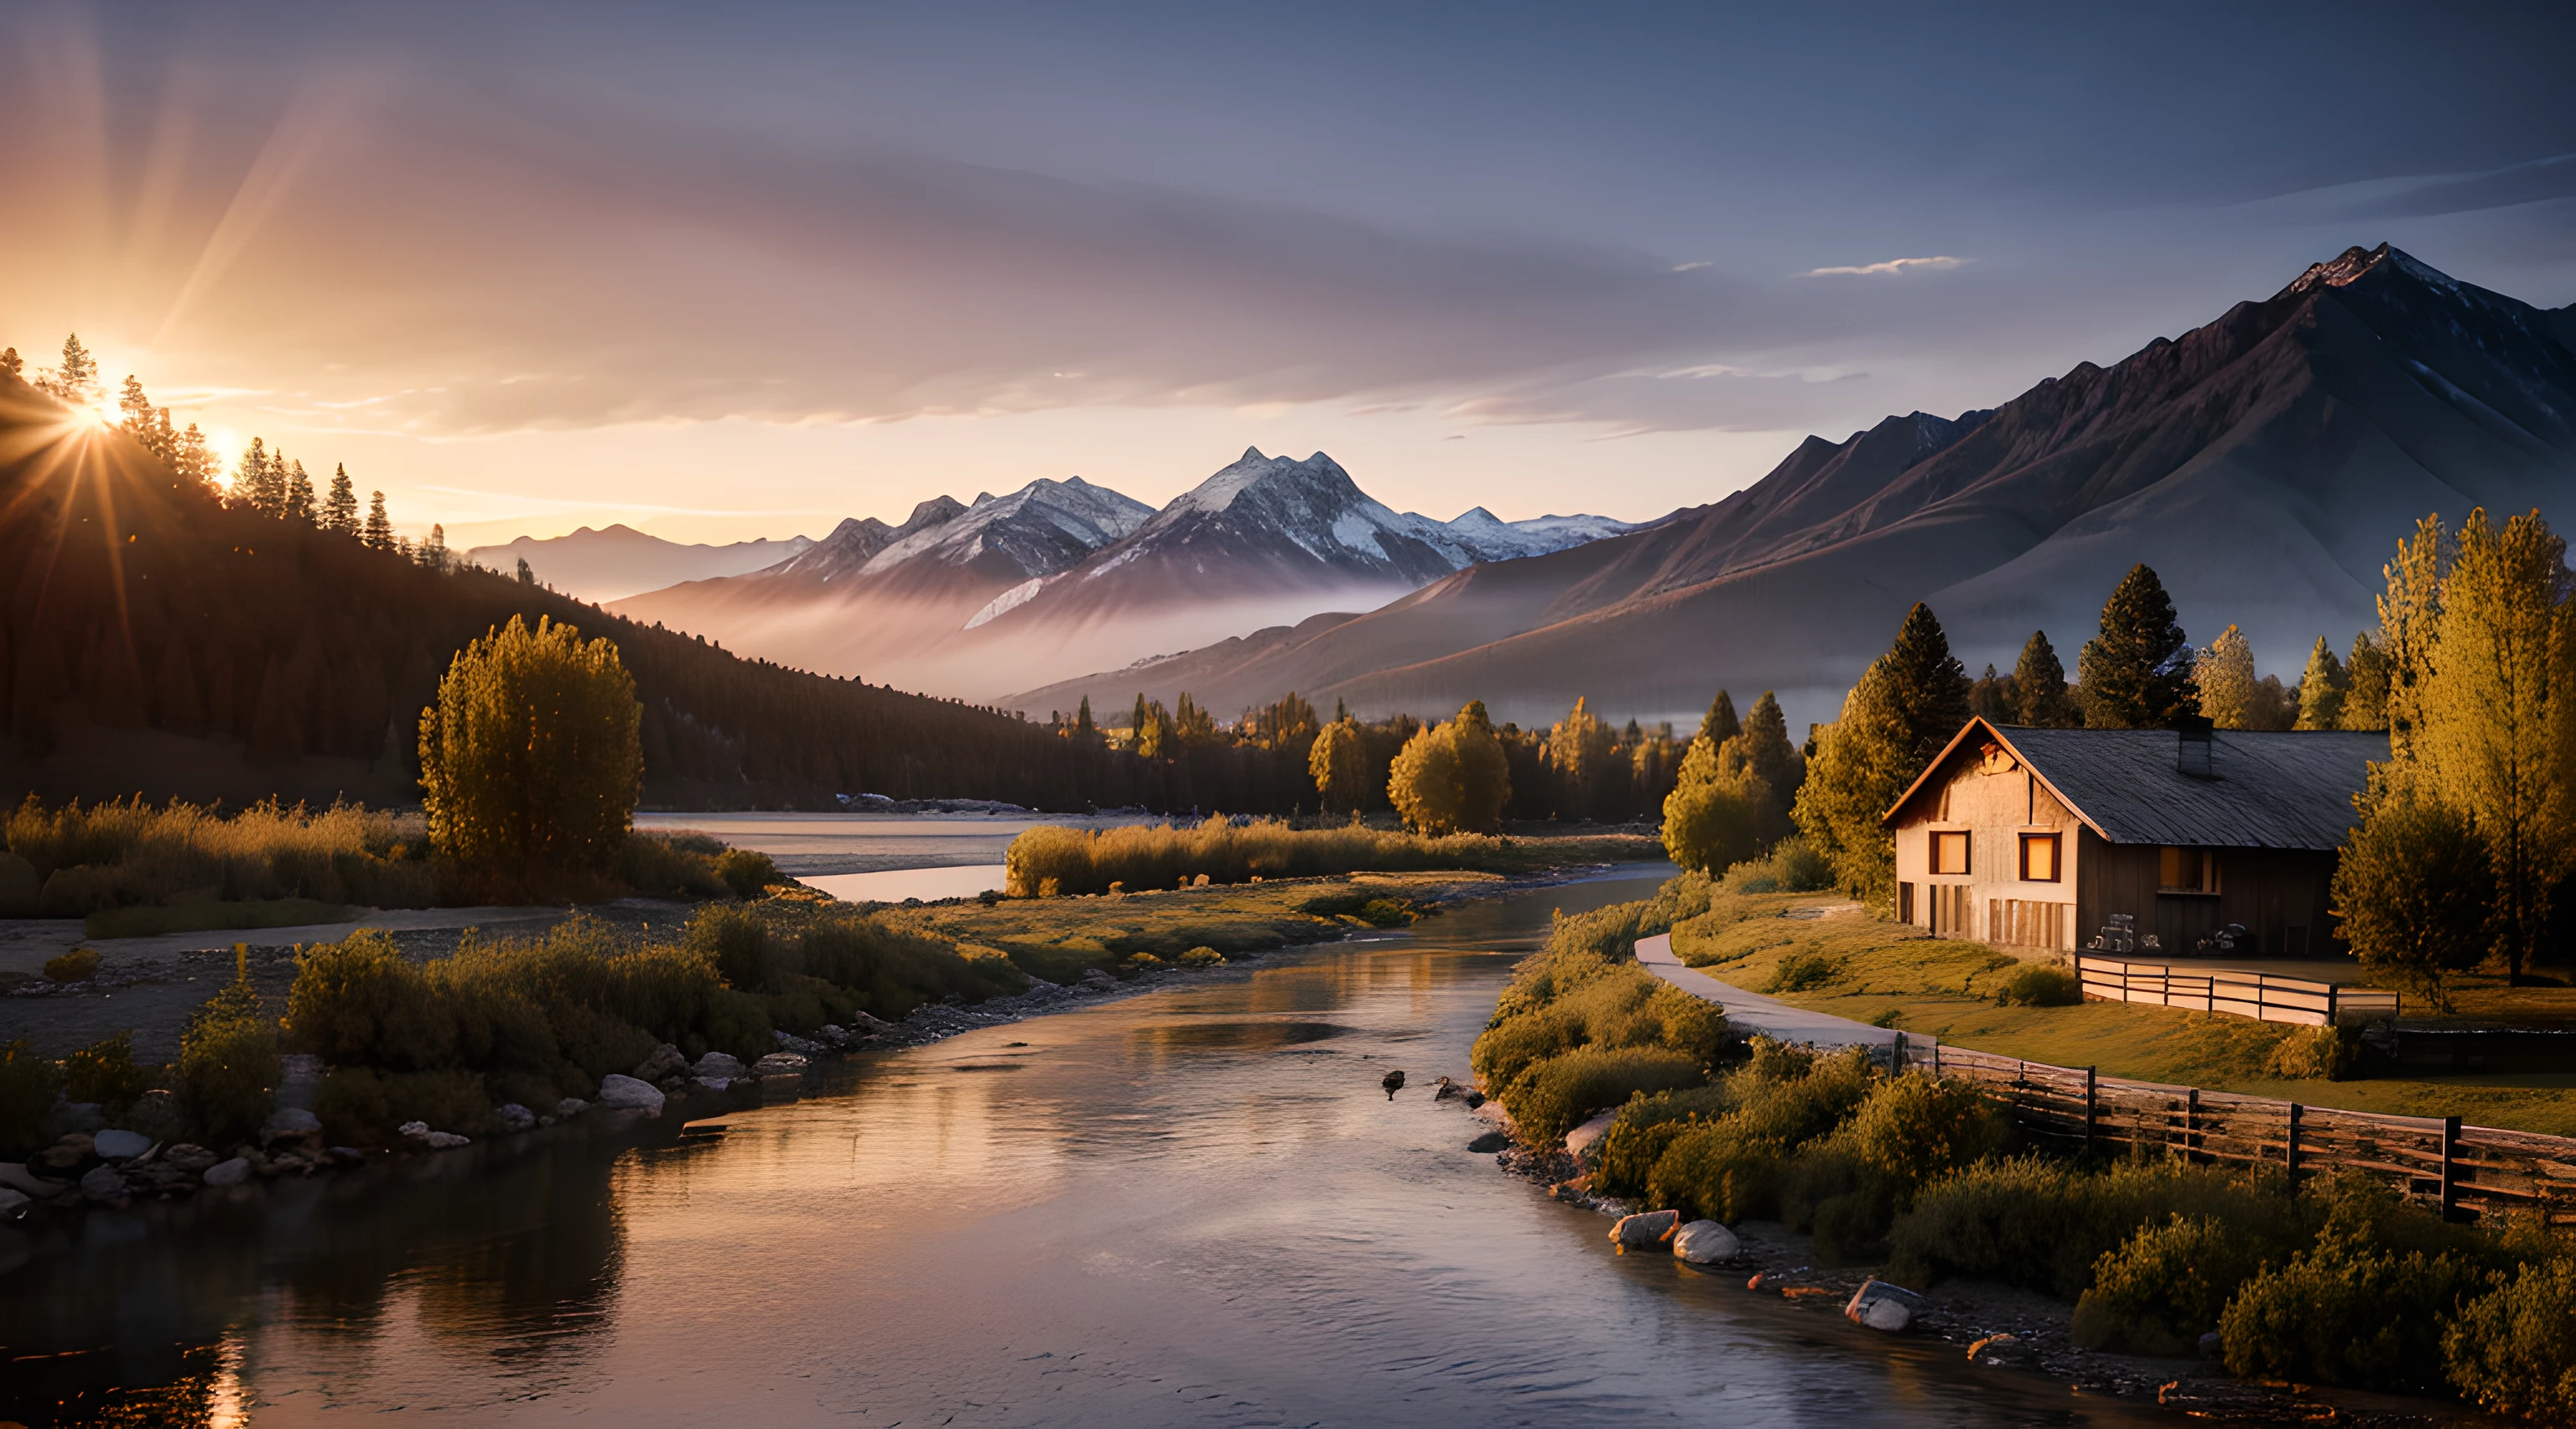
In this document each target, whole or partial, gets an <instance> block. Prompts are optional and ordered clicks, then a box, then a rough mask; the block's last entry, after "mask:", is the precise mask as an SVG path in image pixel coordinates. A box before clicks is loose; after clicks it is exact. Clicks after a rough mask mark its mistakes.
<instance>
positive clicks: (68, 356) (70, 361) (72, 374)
mask: <svg viewBox="0 0 2576 1429" xmlns="http://www.w3.org/2000/svg"><path fill="white" fill-rule="evenodd" d="M36 388H37V390H38V391H41V392H43V393H45V394H46V395H48V396H50V397H52V398H53V399H54V400H55V401H58V402H60V403H62V404H63V405H64V406H66V407H89V406H94V405H96V404H97V402H98V359H97V358H95V357H92V356H90V352H89V349H88V348H86V347H83V346H81V340H80V334H79V333H73V334H72V335H71V336H69V337H66V338H64V339H63V365H62V366H60V367H57V368H55V369H54V370H53V371H51V372H49V373H46V374H45V375H44V376H43V377H41V378H38V379H37V381H36Z"/></svg>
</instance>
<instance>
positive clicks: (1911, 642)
mask: <svg viewBox="0 0 2576 1429" xmlns="http://www.w3.org/2000/svg"><path fill="white" fill-rule="evenodd" d="M1878 663H1879V664H1880V665H1883V666H1885V667H1886V669H1887V679H1886V682H1885V683H1886V691H1887V694H1886V698H1887V699H1888V700H1889V701H1891V702H1892V707H1893V709H1894V710H1895V712H1896V716H1897V718H1898V719H1899V720H1901V721H1902V722H1903V724H1904V727H1905V731H1906V757H1907V758H1908V759H1909V760H1911V761H1912V763H1913V766H1914V768H1915V769H1916V770H1917V771H1920V770H1921V769H1922V768H1923V766H1924V765H1926V764H1929V763H1931V762H1932V756H1933V755H1935V754H1938V753H1940V752H1941V747H1942V746H1943V745H1946V744H1948V743H1949V742H1950V740H1951V739H1952V738H1953V737H1954V736H1956V735H1957V734H1958V733H1959V730H1960V728H1961V727H1962V726H1964V725H1966V724H1967V722H1968V672H1967V670H1966V669H1965V668H1964V667H1962V666H1961V665H1960V664H1959V661H1958V658H1957V657H1956V656H1953V655H1952V654H1951V653H1950V637H1949V636H1947V635H1945V634H1943V633H1942V630H1941V622H1940V621H1939V620H1937V619H1935V618H1934V617H1933V614H1932V607H1930V606H1928V605H1925V604H1923V603H1922V602H1920V601H1917V602H1915V605H1914V608H1913V609H1912V610H1909V611H1907V612H1906V613H1905V624H1904V625H1902V626H1900V627H1899V628H1898V629H1897V632H1896V643H1895V644H1893V645H1890V646H1889V647H1888V648H1887V653H1886V654H1884V655H1881V656H1880V657H1879V658H1878ZM1913 777H1914V776H1913V775H1912V774H1908V775H1907V776H1906V778H1907V779H1908V780H1909V781H1910V780H1911V779H1912V778H1913Z"/></svg>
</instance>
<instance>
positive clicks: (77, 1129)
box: [45, 1102, 107, 1136]
mask: <svg viewBox="0 0 2576 1429" xmlns="http://www.w3.org/2000/svg"><path fill="white" fill-rule="evenodd" d="M100 1110H101V1109H100V1107H99V1104H98V1103H96V1102H56V1103H54V1104H53V1105H52V1106H51V1107H49V1108H47V1109H46V1111H45V1134H46V1135H47V1136H71V1135H76V1134H78V1135H86V1134H87V1133H89V1132H93V1131H96V1130H98V1129H99V1128H100V1127H102V1126H105V1125H107V1118H106V1117H105V1116H102V1115H101V1114H100Z"/></svg>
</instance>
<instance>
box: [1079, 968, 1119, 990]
mask: <svg viewBox="0 0 2576 1429" xmlns="http://www.w3.org/2000/svg"><path fill="white" fill-rule="evenodd" d="M1082 985H1083V986H1084V987H1087V988H1090V989H1091V990H1092V991H1094V992H1107V991H1108V990H1109V989H1111V988H1113V987H1116V986H1117V985H1118V979H1116V978H1114V977H1111V976H1110V975H1109V974H1108V973H1106V972H1103V971H1101V970H1100V969H1099V968H1089V969H1086V970H1085V971H1084V972H1083V974H1082Z"/></svg>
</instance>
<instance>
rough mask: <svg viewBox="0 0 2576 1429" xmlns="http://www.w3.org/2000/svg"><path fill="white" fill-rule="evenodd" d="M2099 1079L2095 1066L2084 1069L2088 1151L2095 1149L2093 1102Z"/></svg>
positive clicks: (2085, 1141) (2085, 1134)
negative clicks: (2095, 1074)
mask: <svg viewBox="0 0 2576 1429" xmlns="http://www.w3.org/2000/svg"><path fill="white" fill-rule="evenodd" d="M2098 1081H2099V1079H2098V1078H2097V1077H2095V1076H2094V1069H2093V1068H2091V1067H2087V1068H2085V1069H2084V1149H2085V1150H2087V1151H2090V1150H2092V1149H2093V1104H2094V1093H2095V1089H2096V1086H2097V1083H2098Z"/></svg>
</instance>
